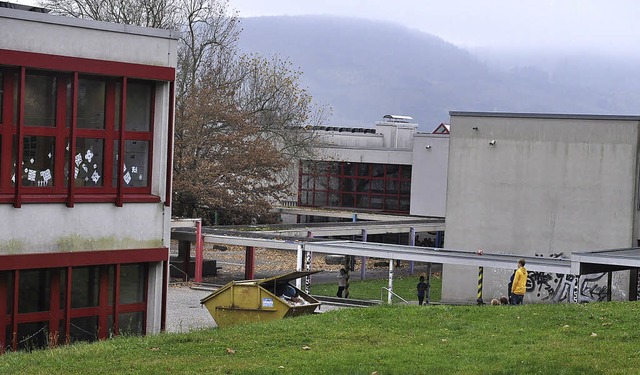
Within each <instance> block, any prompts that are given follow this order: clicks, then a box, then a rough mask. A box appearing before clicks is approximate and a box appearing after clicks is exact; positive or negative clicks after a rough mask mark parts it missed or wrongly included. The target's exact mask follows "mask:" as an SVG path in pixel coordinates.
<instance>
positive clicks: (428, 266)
mask: <svg viewBox="0 0 640 375" xmlns="http://www.w3.org/2000/svg"><path fill="white" fill-rule="evenodd" d="M426 297H427V305H428V304H429V303H430V302H431V263H427V296H426Z"/></svg>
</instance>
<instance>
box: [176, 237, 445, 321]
mask: <svg viewBox="0 0 640 375" xmlns="http://www.w3.org/2000/svg"><path fill="white" fill-rule="evenodd" d="M171 255H172V256H175V255H177V244H175V247H174V246H173V244H172V251H171ZM192 255H193V251H192ZM244 256H245V251H244V249H243V248H227V249H226V250H220V249H219V248H218V249H213V248H206V249H205V254H204V257H205V259H215V260H216V261H217V263H218V264H217V265H218V267H221V269H219V270H218V274H217V275H216V276H206V277H204V278H203V283H207V284H215V285H224V284H226V283H228V282H230V281H233V280H244V261H245V260H244ZM360 264H361V263H360V259H356V265H355V270H354V271H352V272H351V278H352V280H360ZM388 265H389V262H388V261H385V260H376V259H369V260H368V261H367V267H366V278H367V279H370V278H385V279H386V278H388V277H389V271H388ZM295 266H296V254H295V252H291V251H280V250H268V249H256V257H255V277H254V278H255V279H261V278H266V277H271V276H276V275H281V274H285V273H288V272H292V271H294V270H295ZM340 268H342V265H339V264H338V265H334V264H327V263H326V262H325V258H324V256H314V257H313V259H312V268H311V269H312V270H322V272H319V273H317V274H314V275H312V276H311V282H312V283H334V282H335V283H336V285H337V280H338V279H337V277H338V274H339V270H340ZM440 271H441V269H440V267H439V266H437V265H434V267H432V272H434V273H435V272H440ZM426 272H427V265H426V264H422V263H415V264H414V266H413V274H412V273H411V267H410V264H409V262H402V263H401V265H400V267H394V277H401V276H410V275H413V276H415V277H416V279H417V278H418V277H419V276H420V275H421V274H426ZM193 286H195V284H193V283H189V282H187V283H185V282H183V280H182V279H179V278H174V279H172V280H171V284H170V286H169V288H168V291H167V332H188V331H191V330H197V329H203V328H211V327H215V326H216V324H215V321H214V320H213V318H212V317H211V315H210V314H209V311H208V310H207V309H206V308H205V307H204V306H202V305H200V300H201V299H202V298H204V297H206V296H208V295H209V294H211V291H209V290H201V289H194V288H192V287H193ZM334 308H335V307H333V306H330V305H322V306H321V309H320V310H319V312H325V311H329V310H332V309H334Z"/></svg>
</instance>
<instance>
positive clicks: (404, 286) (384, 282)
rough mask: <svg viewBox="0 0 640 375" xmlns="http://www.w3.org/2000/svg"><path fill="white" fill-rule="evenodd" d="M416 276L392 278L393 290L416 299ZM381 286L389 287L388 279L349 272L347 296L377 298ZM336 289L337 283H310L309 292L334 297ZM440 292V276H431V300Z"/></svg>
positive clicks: (378, 297)
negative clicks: (366, 277) (370, 277)
mask: <svg viewBox="0 0 640 375" xmlns="http://www.w3.org/2000/svg"><path fill="white" fill-rule="evenodd" d="M418 281H419V280H418V276H413V277H409V276H407V277H397V278H394V279H393V292H394V293H395V294H397V295H399V296H400V297H402V298H404V299H405V300H407V301H417V300H418V292H417V291H416V285H417V284H418ZM382 287H385V288H388V287H389V280H388V279H369V280H360V276H355V275H354V274H351V279H350V282H349V298H355V299H364V300H379V299H380V292H381V290H382ZM337 291H338V283H337V281H336V282H335V283H329V284H313V283H312V284H311V294H315V295H318V296H331V297H335V295H336V292H337ZM441 292H442V279H441V278H440V277H435V276H431V302H434V301H436V302H437V301H440V294H441ZM382 297H383V298H382V299H383V301H384V302H386V301H387V292H386V291H384V294H383V296H382ZM393 302H394V303H396V302H401V300H400V299H399V298H397V297H395V296H394V297H393Z"/></svg>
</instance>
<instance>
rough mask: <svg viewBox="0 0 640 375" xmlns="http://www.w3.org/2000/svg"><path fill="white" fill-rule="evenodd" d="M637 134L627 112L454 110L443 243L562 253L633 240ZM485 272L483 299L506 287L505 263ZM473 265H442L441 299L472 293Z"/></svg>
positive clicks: (540, 294) (539, 295) (465, 298)
mask: <svg viewBox="0 0 640 375" xmlns="http://www.w3.org/2000/svg"><path fill="white" fill-rule="evenodd" d="M492 141H495V144H494V145H491V144H490V142H492ZM637 143H638V118H632V117H613V116H553V115H515V114H493V115H490V114H477V113H462V112H456V113H452V114H451V134H450V145H449V146H450V148H449V172H448V188H447V213H446V238H445V247H447V248H453V249H463V250H464V249H466V250H469V251H476V250H477V249H478V248H482V249H483V250H484V252H485V253H490V252H496V253H509V254H519V255H523V256H525V257H533V256H567V257H568V256H570V254H571V252H572V251H580V250H581V251H584V250H598V249H607V248H620V247H629V246H631V245H634V242H635V241H634V237H635V236H634V233H633V229H634V216H635V214H636V209H635V205H636V177H635V176H636V169H637V162H636V161H637V154H638V148H637ZM514 268H515V264H514ZM484 271H485V272H484V275H485V296H487V297H486V298H491V297H493V296H495V295H501V294H506V290H507V283H508V279H509V276H510V274H511V272H512V271H511V270H508V271H507V270H501V271H500V270H491V269H487V268H485V270H484ZM477 272H478V271H477V269H473V268H468V267H453V266H445V267H444V270H443V273H444V275H443V291H442V296H443V297H442V298H443V301H448V302H471V301H475V299H476V287H477ZM547 276H548V275H545V276H544V277H545V278H546V277H547ZM616 278H617V279H619V282H618V283H617V287H616V288H617V291H618V293H617V295H616V297H617V298H620V299H623V298H624V296H625V293H626V292H625V290H624V275H622V276H621V275H617V276H616ZM530 279H531V277H530ZM605 280H606V278H605ZM549 282H550V283H552V284H553V287H554V288H556V287H557V288H560V287H561V286H562V284H563V280H555V281H553V280H551V281H549V280H547V283H549ZM543 284H544V283H541V284H540V285H541V288H542V287H543V286H544V285H543ZM557 293H558V292H557V290H556V291H553V290H552V291H548V290H547V291H546V292H545V291H544V290H542V289H541V291H534V292H532V293H528V294H527V299H528V300H545V297H549V296H550V297H551V298H552V299H553V298H556V299H561V298H560V297H558V296H557ZM547 299H548V298H547Z"/></svg>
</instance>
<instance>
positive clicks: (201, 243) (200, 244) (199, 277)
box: [194, 220, 204, 283]
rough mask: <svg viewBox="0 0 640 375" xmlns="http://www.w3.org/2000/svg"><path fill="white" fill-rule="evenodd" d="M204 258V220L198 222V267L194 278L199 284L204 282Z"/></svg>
mask: <svg viewBox="0 0 640 375" xmlns="http://www.w3.org/2000/svg"><path fill="white" fill-rule="evenodd" d="M203 258H204V241H203V240H202V220H198V221H196V267H195V270H194V273H195V274H194V276H195V279H196V282H197V283H201V282H202V260H203Z"/></svg>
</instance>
